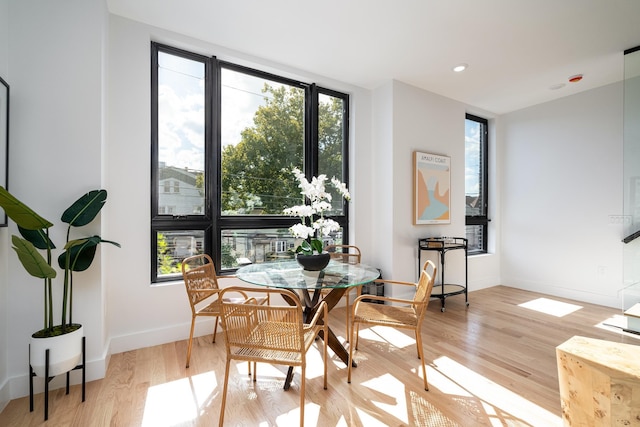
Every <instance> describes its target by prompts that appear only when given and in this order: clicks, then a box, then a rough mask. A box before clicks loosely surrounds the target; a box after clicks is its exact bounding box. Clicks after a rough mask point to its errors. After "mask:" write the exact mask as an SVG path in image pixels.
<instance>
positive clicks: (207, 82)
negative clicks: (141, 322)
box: [151, 43, 349, 282]
mask: <svg viewBox="0 0 640 427" xmlns="http://www.w3.org/2000/svg"><path fill="white" fill-rule="evenodd" d="M151 73H152V99H151V104H152V129H151V134H152V167H151V190H152V191H151V246H152V251H151V253H152V261H151V264H152V272H151V276H152V281H153V282H157V281H163V280H171V279H175V278H176V276H178V275H179V274H180V263H181V261H182V259H183V258H184V257H186V256H189V255H193V254H197V253H202V252H205V253H208V254H210V255H211V256H212V257H213V258H214V260H215V262H216V265H217V266H218V268H219V270H222V271H225V270H226V271H228V270H232V269H235V268H237V267H238V266H241V265H244V264H247V263H256V262H267V261H272V260H276V259H282V258H287V257H292V256H293V255H292V254H291V252H290V251H289V249H291V248H292V247H294V239H293V238H292V237H291V236H290V234H289V231H288V227H290V226H291V225H292V224H294V223H295V222H297V221H298V219H296V218H291V217H288V216H284V215H283V214H282V211H283V209H284V208H285V207H290V206H293V205H297V204H300V202H301V197H302V196H301V195H300V189H299V188H298V185H297V184H298V183H297V181H296V180H295V177H294V175H293V174H292V173H291V169H292V168H293V167H298V168H300V169H301V170H304V171H305V174H306V175H307V177H308V178H310V177H311V176H313V175H318V174H326V175H327V176H328V177H329V178H331V177H333V176H335V177H336V178H338V179H340V180H341V181H342V182H345V183H346V182H347V179H348V170H347V164H348V158H347V148H348V140H347V135H348V128H347V125H348V104H349V99H348V96H347V95H346V94H343V93H339V92H335V91H332V90H329V89H325V88H321V87H318V86H316V85H315V84H310V83H304V82H299V81H294V80H290V79H287V78H284V77H280V76H276V75H273V74H268V73H265V72H261V71H259V70H254V69H249V68H246V67H242V66H239V65H236V64H231V63H228V62H223V61H219V60H218V59H216V58H215V57H205V56H201V55H197V54H193V53H190V52H185V51H182V50H179V49H175V48H171V47H168V46H163V45H159V44H156V43H153V44H152V70H151ZM333 203H334V205H333V209H332V211H331V212H330V213H329V216H330V217H331V218H332V219H334V220H335V221H337V222H338V223H339V224H340V225H341V227H342V228H341V230H340V231H339V232H337V233H335V234H334V235H331V236H329V237H328V238H327V239H326V243H327V244H329V243H347V242H346V236H347V235H348V230H347V225H348V210H347V205H346V204H345V203H343V199H342V198H341V197H338V196H336V197H334V198H333Z"/></svg>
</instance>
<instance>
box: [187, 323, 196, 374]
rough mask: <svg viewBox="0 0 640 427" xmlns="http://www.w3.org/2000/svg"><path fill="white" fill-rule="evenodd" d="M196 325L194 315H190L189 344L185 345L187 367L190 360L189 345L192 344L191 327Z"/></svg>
mask: <svg viewBox="0 0 640 427" xmlns="http://www.w3.org/2000/svg"><path fill="white" fill-rule="evenodd" d="M195 325H196V316H192V317H191V331H190V332H189V344H188V346H187V366H186V367H187V368H188V367H189V360H191V345H192V344H193V328H194V327H195Z"/></svg>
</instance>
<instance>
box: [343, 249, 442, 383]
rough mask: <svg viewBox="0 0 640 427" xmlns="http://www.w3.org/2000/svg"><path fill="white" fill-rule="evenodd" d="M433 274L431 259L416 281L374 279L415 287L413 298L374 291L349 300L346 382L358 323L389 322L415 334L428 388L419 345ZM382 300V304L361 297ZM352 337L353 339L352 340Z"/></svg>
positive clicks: (358, 327)
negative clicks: (350, 307)
mask: <svg viewBox="0 0 640 427" xmlns="http://www.w3.org/2000/svg"><path fill="white" fill-rule="evenodd" d="M435 277H436V266H435V264H434V263H433V262H432V261H431V260H427V262H425V263H424V266H423V267H422V272H421V273H420V279H419V281H418V283H417V284H415V283H411V282H403V281H397V280H387V279H384V280H382V279H377V280H376V282H380V283H385V284H389V285H392V286H395V285H398V286H409V287H413V288H414V289H415V294H414V297H413V299H402V298H391V297H384V296H376V295H361V296H359V297H357V298H356V299H355V301H354V302H353V312H352V316H351V317H352V322H351V345H350V346H349V363H348V364H347V382H348V383H351V366H352V363H353V351H354V349H355V350H357V349H358V339H359V332H360V326H361V325H377V326H390V327H393V328H398V329H411V330H413V331H414V332H415V334H416V347H417V348H418V358H419V359H420V361H421V362H422V375H423V377H424V389H425V390H427V391H428V390H429V384H428V383H427V369H426V366H425V362H424V350H423V348H422V335H421V329H422V321H423V319H424V316H425V313H426V312H427V306H428V304H429V299H430V298H431V291H432V290H433V282H434V280H435ZM364 299H367V300H372V301H383V302H384V304H375V303H374V302H368V301H364ZM354 340H355V341H354Z"/></svg>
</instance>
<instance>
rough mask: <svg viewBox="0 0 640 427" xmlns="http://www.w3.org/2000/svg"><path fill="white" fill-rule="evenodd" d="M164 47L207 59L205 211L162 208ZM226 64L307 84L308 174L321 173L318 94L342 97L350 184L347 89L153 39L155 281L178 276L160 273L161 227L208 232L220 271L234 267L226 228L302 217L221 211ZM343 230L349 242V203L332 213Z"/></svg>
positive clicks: (345, 177) (208, 246)
mask: <svg viewBox="0 0 640 427" xmlns="http://www.w3.org/2000/svg"><path fill="white" fill-rule="evenodd" d="M159 52H165V53H169V54H171V55H177V56H181V57H184V58H187V59H192V60H195V61H199V62H203V63H204V64H205V82H206V83H205V141H204V145H205V147H204V157H205V166H204V179H205V181H206V182H207V184H208V185H206V186H205V195H204V198H205V203H204V212H203V214H202V215H170V214H159V213H158V201H159V194H158V193H159V191H160V190H159V188H158V184H157V183H158V154H159V152H158V124H159V123H158V53H159ZM222 68H226V69H230V70H234V71H237V72H241V73H245V74H249V75H253V76H256V77H261V78H266V79H269V80H273V81H276V82H279V83H283V84H286V85H290V86H295V87H299V88H301V89H304V92H305V123H304V128H305V137H304V138H305V140H304V150H303V151H304V160H303V164H304V172H305V174H306V176H307V178H308V179H311V177H312V176H316V175H317V174H318V163H319V161H318V160H319V146H318V113H319V108H318V99H319V95H320V94H325V95H329V96H332V97H335V98H340V99H342V100H343V112H342V114H343V123H344V126H343V147H342V168H343V170H342V182H344V183H345V184H346V185H347V187H348V186H349V102H350V98H349V95H348V94H346V93H342V92H338V91H335V90H332V89H328V88H324V87H320V86H317V85H316V84H314V83H305V82H301V81H298V80H293V79H290V78H286V77H282V76H278V75H275V74H272V73H268V72H264V71H261V70H257V69H253V68H249V67H245V66H242V65H238V64H234V63H231V62H228V61H222V60H218V59H217V58H216V57H215V56H204V55H200V54H197V53H193V52H189V51H186V50H183V49H179V48H175V47H172V46H168V45H164V44H160V43H156V42H151V212H150V214H151V215H150V217H151V227H150V230H151V244H150V248H151V282H152V283H162V282H168V281H174V280H176V279H179V277H175V276H169V277H159V276H158V256H157V253H158V241H157V234H158V232H162V231H181V230H182V231H186V230H197V231H203V232H204V252H205V253H207V254H209V255H210V256H211V257H212V258H213V260H214V262H215V265H216V268H217V270H218V274H231V273H233V272H234V271H235V270H236V269H226V270H222V269H221V267H220V266H221V247H222V238H221V232H222V230H233V229H237V230H242V229H269V228H288V227H290V226H292V225H293V224H295V223H297V222H299V219H298V218H292V217H288V216H279V215H273V216H260V215H238V216H223V215H222V214H221V188H220V183H221V156H220V154H221V148H222V141H221V114H222V105H221V103H222V101H221V70H222ZM330 218H331V219H333V220H335V221H336V222H337V223H338V224H340V226H341V227H342V230H343V243H345V244H348V236H349V206H348V203H344V205H343V212H342V215H336V216H331V217H330Z"/></svg>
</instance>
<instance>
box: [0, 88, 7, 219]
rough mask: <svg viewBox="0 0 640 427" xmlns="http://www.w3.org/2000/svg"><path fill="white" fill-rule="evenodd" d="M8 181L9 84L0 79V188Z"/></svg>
mask: <svg viewBox="0 0 640 427" xmlns="http://www.w3.org/2000/svg"><path fill="white" fill-rule="evenodd" d="M8 180H9V84H8V83H7V82H5V81H4V80H3V79H2V77H0V186H2V187H4V188H6V189H7V190H8V189H9V188H8V185H7V182H8ZM6 226H7V214H6V213H5V212H4V210H2V208H0V227H6Z"/></svg>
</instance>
